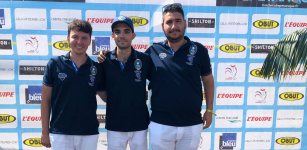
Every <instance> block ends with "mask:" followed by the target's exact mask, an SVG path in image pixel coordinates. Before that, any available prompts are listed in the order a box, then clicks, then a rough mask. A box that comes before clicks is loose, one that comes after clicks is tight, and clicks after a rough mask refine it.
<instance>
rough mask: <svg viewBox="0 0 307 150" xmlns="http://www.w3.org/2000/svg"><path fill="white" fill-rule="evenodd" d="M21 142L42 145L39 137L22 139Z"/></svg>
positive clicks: (29, 144)
mask: <svg viewBox="0 0 307 150" xmlns="http://www.w3.org/2000/svg"><path fill="white" fill-rule="evenodd" d="M23 144H25V145H28V146H32V147H42V146H43V144H42V141H41V138H31V139H26V140H24V141H23Z"/></svg>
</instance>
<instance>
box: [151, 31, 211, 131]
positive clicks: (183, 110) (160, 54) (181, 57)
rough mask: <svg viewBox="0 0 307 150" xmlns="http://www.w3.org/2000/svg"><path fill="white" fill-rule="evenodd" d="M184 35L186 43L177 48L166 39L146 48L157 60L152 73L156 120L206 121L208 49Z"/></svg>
mask: <svg viewBox="0 0 307 150" xmlns="http://www.w3.org/2000/svg"><path fill="white" fill-rule="evenodd" d="M184 39H185V40H186V41H187V43H185V44H184V45H182V46H181V47H180V48H179V49H178V50H177V51H176V52H175V51H174V50H173V49H172V48H171V47H169V46H168V44H167V41H165V42H161V43H154V44H153V45H152V46H151V47H149V48H148V50H147V51H146V52H145V53H147V54H149V55H150V57H151V58H152V61H153V63H154V67H153V68H152V75H151V88H152V97H151V110H152V114H151V121H153V122H156V123H160V124H164V125H170V126H191V125H196V124H200V123H203V121H202V116H201V114H200V111H201V106H202V101H203V94H202V84H201V76H207V75H210V74H211V73H212V71H211V64H210V59H209V55H208V50H207V49H206V48H205V47H204V46H203V45H202V44H200V43H197V42H191V41H190V39H189V38H188V37H184ZM195 46H196V47H195ZM193 47H195V49H193Z"/></svg>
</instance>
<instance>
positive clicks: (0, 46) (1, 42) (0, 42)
mask: <svg viewBox="0 0 307 150" xmlns="http://www.w3.org/2000/svg"><path fill="white" fill-rule="evenodd" d="M11 49H12V41H11V40H9V39H0V50H11Z"/></svg>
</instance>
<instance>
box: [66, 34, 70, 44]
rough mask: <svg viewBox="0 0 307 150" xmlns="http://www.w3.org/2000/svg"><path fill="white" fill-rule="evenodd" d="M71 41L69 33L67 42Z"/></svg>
mask: <svg viewBox="0 0 307 150" xmlns="http://www.w3.org/2000/svg"><path fill="white" fill-rule="evenodd" d="M69 41H70V38H69V35H67V42H68V43H70V42H69Z"/></svg>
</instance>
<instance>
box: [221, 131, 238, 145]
mask: <svg viewBox="0 0 307 150" xmlns="http://www.w3.org/2000/svg"><path fill="white" fill-rule="evenodd" d="M236 143H237V133H223V135H222V147H236Z"/></svg>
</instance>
